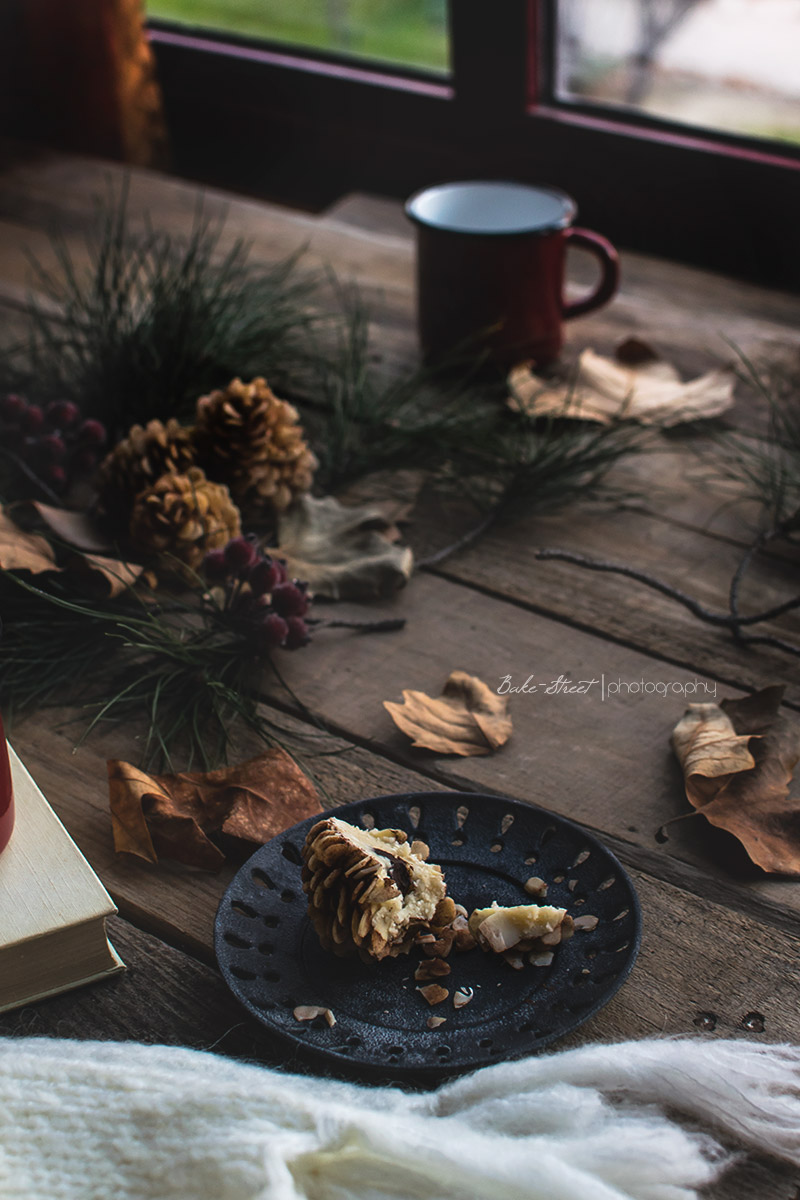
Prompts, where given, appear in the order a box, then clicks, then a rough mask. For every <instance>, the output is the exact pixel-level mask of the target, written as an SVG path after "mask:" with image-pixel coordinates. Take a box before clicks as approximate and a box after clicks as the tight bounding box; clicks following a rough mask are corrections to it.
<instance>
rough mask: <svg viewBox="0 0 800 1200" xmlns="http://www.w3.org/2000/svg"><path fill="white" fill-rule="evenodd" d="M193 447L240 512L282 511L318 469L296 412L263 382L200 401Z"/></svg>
mask: <svg viewBox="0 0 800 1200" xmlns="http://www.w3.org/2000/svg"><path fill="white" fill-rule="evenodd" d="M195 445H196V447H197V455H198V462H200V463H201V464H202V465H203V467H204V468H205V470H206V472H207V474H208V476H209V478H211V479H218V480H220V482H222V483H226V484H227V485H228V487H229V488H230V490H231V495H232V496H233V498H234V500H235V501H236V503H237V504H238V505H239V506H240V508H241V509H242V510H243V511H253V510H255V509H267V510H268V511H270V512H272V513H278V512H283V510H284V509H286V508H288V507H289V505H290V504H291V502H292V500H293V499H294V498H295V496H299V495H302V494H303V493H304V492H307V491H308V490H309V488H310V487H311V483H312V481H313V478H314V471H315V470H316V467H317V460H316V458H315V457H314V455H313V454H312V453H311V451H310V450H309V448H308V445H307V444H306V442H305V440H304V438H303V427H302V425H301V424H300V422H299V418H298V414H297V410H296V409H294V408H292V406H291V404H287V403H286V401H285V400H279V399H278V397H277V396H275V395H274V394H273V392H272V390H271V389H270V388H269V386H268V385H267V382H266V380H265V379H261V378H259V379H254V380H253V381H252V383H242V381H241V379H234V380H233V382H232V383H230V384H228V386H227V387H226V388H225V389H224V390H219V391H215V392H211V393H210V395H208V396H201V397H200V399H199V400H198V402H197V429H196V432H195Z"/></svg>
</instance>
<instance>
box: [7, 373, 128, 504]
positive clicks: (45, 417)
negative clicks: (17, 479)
mask: <svg viewBox="0 0 800 1200" xmlns="http://www.w3.org/2000/svg"><path fill="white" fill-rule="evenodd" d="M105 444H106V430H105V426H104V425H103V424H102V422H101V421H97V420H95V419H94V417H89V418H87V419H86V420H82V419H81V411H80V409H79V408H78V406H77V404H74V403H73V402H72V400H54V401H53V402H52V403H51V404H48V405H47V407H46V408H42V407H41V406H40V405H39V404H31V403H29V402H28V401H27V400H26V399H25V398H24V397H23V396H17V395H15V394H14V393H13V392H12V393H9V394H8V395H7V396H4V397H3V398H2V399H0V445H2V447H3V449H5V450H9V451H11V453H12V454H14V455H16V456H17V458H18V459H19V460H20V461H21V462H22V463H23V464H24V466H25V467H27V468H28V470H29V471H30V472H31V473H32V474H33V475H35V476H36V478H37V479H40V480H41V481H42V483H44V484H46V485H47V487H48V488H50V489H51V490H52V491H54V492H63V491H65V490H66V488H67V487H68V486H69V484H70V482H71V481H72V479H73V478H74V477H75V476H76V475H87V474H89V473H90V472H91V471H93V470H94V469H95V467H96V466H97V461H98V456H99V454H100V451H101V450H102V449H103V448H104V446H105Z"/></svg>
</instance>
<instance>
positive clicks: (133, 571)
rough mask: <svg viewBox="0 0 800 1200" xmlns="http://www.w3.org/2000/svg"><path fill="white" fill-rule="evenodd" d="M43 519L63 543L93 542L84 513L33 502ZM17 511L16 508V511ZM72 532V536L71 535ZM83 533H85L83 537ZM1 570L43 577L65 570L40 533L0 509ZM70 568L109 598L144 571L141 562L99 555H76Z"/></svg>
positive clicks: (71, 561)
mask: <svg viewBox="0 0 800 1200" xmlns="http://www.w3.org/2000/svg"><path fill="white" fill-rule="evenodd" d="M30 507H31V508H32V509H34V510H35V511H36V513H37V514H38V515H39V516H40V517H41V518H42V520H43V521H44V522H45V524H46V525H48V527H49V528H50V529H51V530H52V531H53V532H54V533H56V534H57V535H58V537H60V538H61V539H62V540H64V541H69V542H71V544H72V545H74V546H76V547H77V546H78V545H79V543H80V542H81V541H83V542H84V544H87V545H88V543H89V541H90V540H91V539H90V537H89V534H88V532H87V531H88V529H89V525H88V523H87V524H86V526H85V527H84V522H83V517H82V514H81V513H72V512H69V511H68V510H67V509H58V508H52V507H51V506H49V505H47V504H39V503H38V502H34V503H32V504H31V505H30ZM15 511H16V509H15ZM70 531H71V536H68V535H69V534H70ZM81 531H83V533H85V534H86V536H85V537H83V536H82V534H81ZM0 567H3V568H4V569H5V570H7V571H30V572H32V574H34V575H41V574H43V573H44V572H45V571H58V572H60V571H62V570H63V568H62V567H60V566H59V565H58V564H57V562H56V558H55V552H54V550H53V547H52V546H51V545H50V543H49V542H48V541H47V538H45V537H42V535H41V534H39V533H30V532H28V531H27V530H25V529H21V528H20V526H19V525H17V524H16V523H15V522H14V521H12V519H11V517H9V515H8V513H7V512H6V511H4V510H3V508H2V507H0ZM68 567H69V569H70V571H72V572H83V573H84V574H88V575H89V576H91V577H92V578H93V579H94V580H95V581H96V582H100V583H101V590H102V592H103V594H104V595H105V596H107V597H111V596H118V595H119V594H120V592H123V591H124V590H125V589H126V588H128V587H131V586H132V585H133V584H134V583H135V582H136V580H137V579H138V578H139V576H140V575H141V574H142V570H143V568H142V567H141V566H140V565H139V564H138V563H129V562H122V561H121V560H119V559H116V558H106V557H104V556H102V555H99V554H93V553H92V554H87V553H76V554H74V555H72V557H71V559H70V561H69V563H68Z"/></svg>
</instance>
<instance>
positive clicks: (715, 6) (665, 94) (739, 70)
mask: <svg viewBox="0 0 800 1200" xmlns="http://www.w3.org/2000/svg"><path fill="white" fill-rule="evenodd" d="M556 57H557V62H556V91H557V95H558V96H559V98H560V99H563V100H580V101H583V102H586V101H589V102H597V103H600V104H609V105H619V106H623V107H625V108H629V109H634V110H637V111H639V112H644V113H649V114H652V115H653V116H659V117H665V118H667V119H669V120H672V121H680V122H684V123H686V124H688V125H696V126H703V127H705V128H710V129H717V130H724V131H726V132H730V133H740V134H748V135H751V136H756V137H765V138H775V139H779V140H784V141H789V142H795V143H800V0H558V4H557V51H556Z"/></svg>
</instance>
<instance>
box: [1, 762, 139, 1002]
mask: <svg viewBox="0 0 800 1200" xmlns="http://www.w3.org/2000/svg"><path fill="white" fill-rule="evenodd" d="M8 753H9V760H10V764H11V777H12V781H13V786H14V803H15V809H16V820H15V825H14V830H13V833H12V835H11V838H10V840H9V843H8V845H7V846H6V848H5V850H4V851H3V852H2V854H0V1012H4V1011H5V1010H7V1009H9V1008H15V1007H18V1006H19V1005H21V1004H28V1003H31V1002H32V1001H34V1000H41V999H43V998H44V997H46V996H50V995H53V994H55V993H56V992H61V991H65V990H67V989H68V988H72V987H77V986H79V985H80V984H83V983H90V982H92V981H94V980H96V979H101V978H103V977H105V976H106V975H110V974H113V973H114V972H116V971H120V970H122V969H123V966H124V964H123V963H122V960H121V959H120V958H119V956H118V955H117V953H116V951H115V950H114V948H113V946H112V945H111V944H110V942H109V941H108V937H107V935H106V928H105V922H106V918H107V917H108V916H110V915H111V914H113V913H115V912H116V911H117V910H116V907H115V905H114V903H113V901H112V899H111V897H110V896H109V895H108V892H107V891H106V890H105V888H104V887H103V885H102V884H101V882H100V880H99V879H98V878H97V876H96V875H95V873H94V871H93V870H92V868H91V867H90V866H89V864H88V862H87V861H86V859H85V858H84V857H83V855H82V854H81V852H80V850H79V849H78V847H77V846H76V845H75V843H74V842H73V840H72V838H71V837H70V836H69V834H68V833H67V831H66V829H65V828H64V826H63V825H62V824H61V822H60V821H59V819H58V817H57V816H56V814H55V813H54V812H53V810H52V808H51V807H50V805H49V804H48V803H47V800H46V799H45V797H44V796H43V794H42V792H41V791H40V789H39V788H38V787H37V785H36V783H35V782H34V780H33V779H32V778H31V776H30V774H29V772H28V771H27V770H26V768H25V766H24V765H23V763H22V762H21V761H20V759H19V758H18V756H17V755H16V754H15V752H14V750H13V749H12V748H11V747H10V746H9V748H8Z"/></svg>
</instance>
